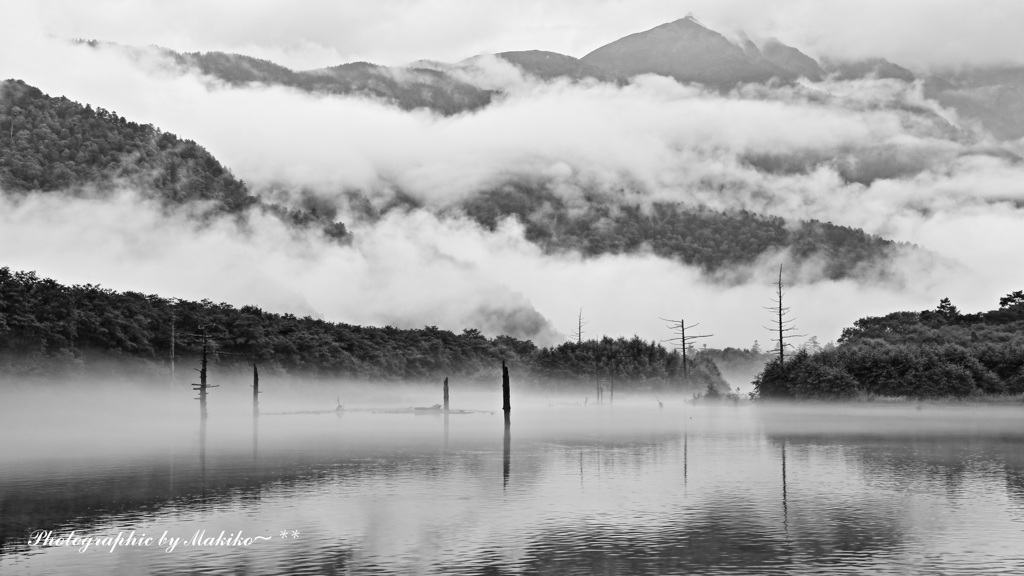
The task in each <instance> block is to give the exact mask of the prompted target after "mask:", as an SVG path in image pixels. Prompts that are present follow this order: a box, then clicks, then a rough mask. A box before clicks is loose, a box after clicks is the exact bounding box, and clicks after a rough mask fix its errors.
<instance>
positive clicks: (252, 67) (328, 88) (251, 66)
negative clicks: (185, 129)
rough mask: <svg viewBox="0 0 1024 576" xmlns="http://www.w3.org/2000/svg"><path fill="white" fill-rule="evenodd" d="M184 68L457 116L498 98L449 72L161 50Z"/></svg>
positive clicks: (226, 79)
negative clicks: (289, 63) (315, 65)
mask: <svg viewBox="0 0 1024 576" xmlns="http://www.w3.org/2000/svg"><path fill="white" fill-rule="evenodd" d="M161 53H163V54H165V55H166V56H168V57H170V58H171V59H172V60H173V61H174V62H176V63H177V64H178V65H179V66H181V67H183V68H185V69H193V70H196V71H198V72H200V73H202V74H206V75H208V76H212V77H214V78H217V79H218V80H222V81H224V82H227V83H229V84H234V85H244V84H249V83H254V82H259V83H263V84H276V85H281V86H290V87H293V88H298V89H301V90H307V91H310V92H319V93H326V94H338V95H352V96H362V97H367V98H375V99H379V100H382V101H384V102H386V103H388V104H391V105H394V106H397V107H398V108H401V109H403V110H415V109H418V108H425V109H429V110H433V111H435V112H439V113H441V114H446V115H451V114H458V113H460V112H465V111H469V110H476V109H478V108H482V107H484V106H487V105H488V104H489V103H490V102H491V99H492V98H493V96H494V93H493V92H491V91H490V90H484V89H482V88H479V87H477V86H474V85H472V84H468V83H466V82H463V81H461V80H457V79H456V78H454V77H452V76H451V75H449V74H447V73H446V72H443V71H439V70H432V69H428V68H419V67H405V68H389V67H387V66H378V65H376V64H370V63H368V62H352V63H348V64H342V65H340V66H331V67H329V68H321V69H316V70H305V71H294V70H291V69H289V68H286V67H284V66H281V65H278V64H275V63H273V62H269V61H267V60H261V59H259V58H253V57H251V56H245V55H241V54H225V53H223V52H191V53H184V54H182V53H178V52H174V51H171V50H163V49H161Z"/></svg>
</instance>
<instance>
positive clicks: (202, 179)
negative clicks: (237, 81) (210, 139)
mask: <svg viewBox="0 0 1024 576" xmlns="http://www.w3.org/2000/svg"><path fill="white" fill-rule="evenodd" d="M0 125H3V126H5V127H8V133H7V134H8V137H7V138H0V189H2V190H3V191H4V192H7V193H25V194H27V193H33V192H44V193H47V192H64V193H88V194H96V193H98V194H101V195H102V194H106V193H110V192H113V191H114V190H117V189H122V188H130V189H132V190H135V191H137V192H139V193H141V194H142V195H143V196H145V197H147V198H149V199H151V200H156V201H158V202H160V203H161V204H162V205H163V206H165V207H168V208H175V207H183V206H186V205H188V206H192V207H195V206H199V205H202V206H203V209H202V210H200V212H199V213H200V214H205V215H207V216H211V217H212V216H214V215H217V214H222V215H223V214H227V215H234V216H241V215H243V214H244V213H246V212H247V211H248V210H250V209H259V210H263V211H266V212H269V213H272V214H274V215H276V216H278V217H280V218H281V219H282V220H284V221H286V222H288V223H290V224H294V225H298V226H301V227H306V226H317V227H320V228H322V229H323V230H324V232H325V233H326V234H327V235H328V236H330V237H332V238H336V239H341V238H344V237H345V236H346V235H347V234H348V233H347V231H346V229H345V226H344V224H342V223H340V222H335V221H333V219H332V216H333V213H330V212H329V211H328V212H320V211H316V210H301V209H300V210H296V209H290V208H286V207H284V206H281V205H278V204H273V203H267V202H264V201H263V200H262V199H261V198H259V197H257V196H254V195H253V194H250V193H249V190H248V188H247V187H246V185H245V183H244V182H242V181H241V180H238V179H237V178H235V177H234V175H233V174H232V173H231V171H230V170H228V169H227V168H226V167H224V166H223V165H222V164H221V163H220V162H218V161H217V159H216V158H214V157H213V155H212V154H210V153H209V152H208V151H207V150H206V149H205V148H203V147H202V146H200V145H198V144H196V143H195V142H193V141H192V140H184V139H180V138H178V137H177V136H175V135H174V134H171V133H170V132H163V131H162V130H160V129H159V128H155V127H153V126H152V125H149V124H146V125H140V124H137V123H135V122H130V121H129V120H127V119H126V118H124V117H121V116H118V115H117V113H116V112H111V111H108V110H105V109H103V108H100V107H97V108H96V109H93V108H92V106H91V105H88V104H87V105H85V106H83V105H81V104H79V103H77V102H72V101H71V100H69V99H67V98H65V97H63V96H61V97H51V96H48V95H47V94H44V93H43V92H42V91H41V90H39V89H38V88H35V87H33V86H29V85H27V84H25V83H24V82H22V81H20V80H5V81H3V82H0Z"/></svg>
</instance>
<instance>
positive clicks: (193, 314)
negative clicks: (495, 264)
mask: <svg viewBox="0 0 1024 576" xmlns="http://www.w3.org/2000/svg"><path fill="white" fill-rule="evenodd" d="M204 334H205V336H206V337H207V342H208V345H209V346H210V348H211V349H212V350H213V355H212V356H213V358H214V360H215V362H217V363H220V364H222V365H224V366H225V367H227V368H231V367H233V366H237V367H239V368H241V367H242V366H245V365H248V364H249V363H250V362H252V361H254V360H255V361H256V362H258V363H259V364H260V366H262V367H263V370H264V371H268V370H269V371H272V372H273V371H277V372H279V373H288V374H293V375H297V376H307V377H314V378H352V379H361V380H370V381H378V382H386V381H397V380H409V381H425V380H435V381H437V380H440V379H443V378H445V377H448V376H451V377H457V378H462V379H464V380H480V381H493V380H494V374H495V372H496V371H497V370H500V366H501V362H502V361H503V360H504V361H505V362H507V363H508V364H509V365H510V366H512V367H513V369H514V370H515V371H516V375H517V380H519V381H522V382H530V383H535V384H539V385H541V384H543V385H564V384H569V385H572V384H579V385H583V384H596V383H601V382H606V383H607V384H608V385H614V386H616V387H618V386H622V388H623V389H642V390H652V391H669V390H676V391H678V390H682V389H684V388H685V389H687V390H689V389H696V390H706V389H708V386H709V385H710V386H711V388H712V389H715V390H716V391H719V392H728V385H727V384H726V383H725V380H724V379H723V378H722V376H721V374H720V373H719V371H718V368H717V367H716V366H715V363H714V362H713V361H712V360H711V357H710V356H707V355H705V356H703V357H702V356H701V355H699V354H697V355H690V356H689V357H688V359H687V371H686V376H685V377H684V373H683V361H682V360H683V359H682V355H681V354H679V352H677V351H675V350H668V349H666V348H665V347H664V346H662V345H661V344H659V343H656V342H646V341H644V340H642V339H641V338H639V337H636V336H634V337H633V338H610V337H603V338H600V339H592V340H578V341H576V342H566V343H564V344H560V345H558V346H553V347H538V346H536V345H535V344H534V343H533V342H530V341H528V340H518V339H516V338H513V337H510V336H497V337H494V338H488V337H485V336H484V335H483V334H481V333H480V332H479V331H478V330H476V329H473V328H467V329H465V330H463V331H462V332H461V333H458V334H456V333H454V332H451V331H448V330H442V329H439V328H437V327H436V326H425V327H423V328H420V329H399V328H395V327H392V326H385V327H372V326H355V325H350V324H344V323H337V322H328V321H325V320H320V319H316V318H311V317H309V316H306V317H303V318H299V317H296V316H294V315H292V314H277V313H273V312H267V311H264V310H260V309H259V308H257V307H255V306H242V307H241V308H236V307H234V306H231V305H228V304H223V303H222V304H215V303H213V302H210V301H208V300H203V301H199V302H194V301H188V300H180V299H173V298H166V297H161V296H155V295H146V294H141V293H136V292H116V291H113V290H110V289H106V288H102V287H100V286H96V285H91V284H89V285H75V286H65V285H63V284H60V283H58V282H56V281H54V280H51V279H48V278H39V277H38V276H37V275H36V274H35V273H33V272H18V271H11V270H10V269H9V268H0V374H5V375H9V376H14V375H17V376H22V377H32V376H40V377H49V376H74V375H80V374H89V373H90V372H92V371H96V370H108V371H109V370H110V369H111V367H113V368H114V369H118V367H119V366H120V367H121V369H123V370H128V371H131V372H132V373H136V374H137V373H150V374H155V373H160V374H165V373H166V369H167V366H168V364H169V362H170V359H171V350H172V341H173V342H174V347H173V350H174V356H175V359H176V360H177V361H178V362H184V363H188V362H192V363H194V364H196V365H198V361H199V354H200V351H201V350H202V342H203V338H202V336H203V335H204ZM172 335H173V336H172ZM498 373H499V374H500V372H498Z"/></svg>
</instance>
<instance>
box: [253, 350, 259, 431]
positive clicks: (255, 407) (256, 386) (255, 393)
mask: <svg viewBox="0 0 1024 576" xmlns="http://www.w3.org/2000/svg"><path fill="white" fill-rule="evenodd" d="M252 417H253V418H259V417H260V371H259V368H257V367H256V363H255V362H253V363H252Z"/></svg>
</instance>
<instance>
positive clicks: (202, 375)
mask: <svg viewBox="0 0 1024 576" xmlns="http://www.w3.org/2000/svg"><path fill="white" fill-rule="evenodd" d="M206 353H207V346H206V331H205V330H204V331H203V360H202V364H200V366H201V368H200V369H199V384H193V385H192V389H193V390H197V391H199V417H200V418H202V419H203V420H206V415H207V413H206Z"/></svg>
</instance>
